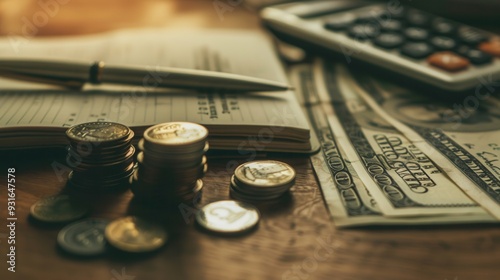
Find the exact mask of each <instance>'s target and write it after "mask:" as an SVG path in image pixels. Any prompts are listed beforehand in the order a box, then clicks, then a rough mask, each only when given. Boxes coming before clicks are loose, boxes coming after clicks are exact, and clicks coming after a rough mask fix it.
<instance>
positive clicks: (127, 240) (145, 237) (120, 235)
mask: <svg viewBox="0 0 500 280" xmlns="http://www.w3.org/2000/svg"><path fill="white" fill-rule="evenodd" d="M104 236H105V237H106V240H108V242H109V244H111V245H112V246H114V247H116V248H118V249H120V250H122V251H126V252H133V253H143V252H150V251H154V250H157V249H159V248H160V247H162V246H163V245H164V244H165V242H166V241H167V238H168V234H167V232H166V231H165V229H163V227H161V226H159V225H157V224H154V223H152V222H150V221H147V220H144V219H141V218H138V217H133V216H129V217H124V218H120V219H117V220H114V221H112V222H111V223H110V224H109V225H108V226H107V227H106V230H105V232H104Z"/></svg>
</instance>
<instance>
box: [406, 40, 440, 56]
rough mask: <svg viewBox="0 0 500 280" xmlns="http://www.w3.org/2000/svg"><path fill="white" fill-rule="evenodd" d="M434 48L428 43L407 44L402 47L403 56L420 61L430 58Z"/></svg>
mask: <svg viewBox="0 0 500 280" xmlns="http://www.w3.org/2000/svg"><path fill="white" fill-rule="evenodd" d="M433 52H434V48H433V47H431V46H430V45H429V44H427V43H420V42H419V43H406V44H404V45H403V46H402V47H401V54H403V55H406V56H409V57H412V58H416V59H420V58H425V57H427V56H429V55H430V54H431V53H433Z"/></svg>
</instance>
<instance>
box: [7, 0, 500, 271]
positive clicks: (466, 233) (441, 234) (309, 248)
mask: <svg viewBox="0 0 500 280" xmlns="http://www.w3.org/2000/svg"><path fill="white" fill-rule="evenodd" d="M44 2H51V3H58V5H59V6H58V7H59V9H58V11H57V13H54V15H53V16H50V15H49V16H48V21H47V23H46V24H45V25H41V24H40V25H39V26H37V27H36V29H37V31H36V32H34V34H31V35H30V34H26V33H23V21H21V20H19V19H20V18H21V19H22V18H23V17H25V18H27V19H29V18H30V17H31V19H33V15H34V14H36V13H37V12H40V11H41V8H40V6H39V5H38V4H37V3H38V2H37V1H34V0H33V1H28V0H23V1H21V0H12V1H8V0H5V1H3V2H1V3H0V23H1V24H0V32H1V33H2V34H4V35H9V34H12V33H17V34H21V35H23V36H24V35H26V36H27V38H29V36H46V35H66V34H84V33H94V32H102V31H106V30H111V29H116V28H118V27H140V26H169V27H172V28H175V27H179V26H183V27H185V26H210V27H231V28H259V27H258V20H257V18H256V17H255V15H254V14H252V13H251V12H250V11H249V10H248V9H247V8H245V7H244V6H243V5H238V6H235V7H234V9H233V10H232V11H230V12H226V13H224V15H223V16H224V17H223V18H221V17H219V16H218V14H217V12H216V11H215V9H214V7H213V2H212V1H204V2H193V1H179V2H169V1H159V0H150V1H145V0H143V1H140V0H138V1H133V0H128V1H127V0H121V1H119V0H108V1H98V0H65V1H63V0H59V2H57V1H56V0H48V1H44ZM59 3H65V4H59ZM54 9H56V8H54ZM40 17H41V16H40ZM39 20H41V19H39ZM39 23H40V22H39ZM42 23H43V22H42ZM25 29H26V28H25ZM64 156H65V154H64V151H62V150H39V151H36V152H33V151H9V152H2V153H0V160H1V166H0V167H1V168H0V182H1V184H0V186H1V190H0V195H1V199H0V201H1V203H0V206H1V208H0V213H1V216H0V221H1V222H0V252H1V256H0V260H1V265H0V279H23V280H24V279H72V280H76V279H106V280H107V279H116V280H121V279H128V280H132V279H137V280H139V279H296V280H297V279H436V280H444V279H450V280H451V279H454V280H465V279H498V277H499V276H498V275H499V273H500V265H499V263H498V260H499V259H500V250H499V247H500V229H499V228H498V227H497V226H435V227H431V226H429V227H383V228H365V229H336V228H335V227H334V226H333V224H332V222H331V220H330V217H329V214H328V213H327V210H326V208H325V204H324V202H323V198H322V194H321V191H320V189H319V187H318V183H317V181H316V179H315V175H314V172H313V170H312V167H311V164H310V161H309V159H308V158H297V157H278V158H276V157H271V158H273V159H278V160H282V161H285V162H287V163H289V164H291V165H292V166H293V167H294V168H295V169H296V171H297V174H298V178H297V182H296V185H295V186H294V187H293V188H292V191H291V195H290V196H289V197H288V198H286V199H284V200H283V201H282V202H280V203H278V204H270V205H259V209H260V210H261V212H262V220H261V223H260V225H259V228H258V229H257V230H255V231H253V232H251V233H250V234H247V235H243V236H239V237H220V236H216V235H211V234H207V233H204V232H202V231H200V230H199V229H198V228H197V227H196V226H195V225H194V223H193V215H192V213H193V212H194V211H195V210H196V209H194V208H184V210H187V211H186V212H184V213H185V215H184V216H183V215H181V212H180V211H177V210H175V209H174V210H166V209H162V208H151V207H147V206H144V205H141V204H138V203H137V202H135V201H134V200H132V194H131V193H130V192H128V191H127V192H123V193H117V194H116V193H115V194H107V195H88V196H86V197H85V198H86V199H88V200H89V201H92V205H93V209H92V213H91V216H93V217H101V218H108V219H114V218H118V217H122V216H125V215H130V214H142V215H157V216H158V217H160V218H161V219H162V220H163V221H164V223H165V225H166V226H167V227H168V228H169V230H170V240H169V242H168V244H167V246H166V247H165V248H163V249H162V250H160V251H159V252H157V253H154V254H148V255H139V256H134V255H127V254H123V253H118V252H111V253H109V254H107V255H105V256H102V257H98V258H89V259H81V258H76V257H72V256H69V255H66V254H64V253H63V252H61V251H60V250H59V249H57V246H56V236H57V233H58V231H59V229H60V228H61V226H42V225H38V224H36V223H33V222H31V221H30V220H29V219H28V216H29V208H30V206H31V205H32V204H33V203H34V202H35V201H37V200H38V199H39V198H41V197H44V196H48V195H51V194H56V193H58V192H60V191H61V190H62V189H63V188H64V185H65V181H64V180H63V181H60V180H58V177H57V175H56V173H55V172H54V170H53V169H52V167H51V164H52V163H53V162H57V161H59V162H63V161H64ZM231 160H237V161H238V162H240V163H242V162H243V161H244V160H245V158H220V157H219V158H218V157H211V158H210V159H209V166H210V171H209V172H208V174H207V175H206V177H205V178H204V182H205V189H204V193H203V198H202V201H201V204H202V205H203V204H206V203H208V202H212V201H217V200H221V199H227V198H228V197H229V194H228V186H229V178H230V175H231V174H232V171H233V170H232V169H233V168H234V166H233V165H228V162H230V161H231ZM7 168H15V169H16V173H15V175H16V179H17V181H16V216H17V218H18V220H17V223H16V228H15V234H16V239H15V240H16V252H15V253H16V272H15V273H11V272H9V271H7V265H6V261H7V256H6V254H8V253H9V252H8V251H7V250H8V248H7V245H8V244H7V240H8V239H7V228H6V224H7V220H6V217H7V207H6V181H7ZM184 218H186V219H184Z"/></svg>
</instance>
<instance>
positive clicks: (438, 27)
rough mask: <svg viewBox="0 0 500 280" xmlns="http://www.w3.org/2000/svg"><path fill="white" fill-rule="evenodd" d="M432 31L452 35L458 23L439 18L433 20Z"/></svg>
mask: <svg viewBox="0 0 500 280" xmlns="http://www.w3.org/2000/svg"><path fill="white" fill-rule="evenodd" d="M431 25H432V31H434V32H435V33H437V34H440V35H448V36H450V35H452V34H453V33H455V31H456V29H457V26H456V24H454V23H452V22H450V21H447V20H445V19H442V18H438V19H435V20H433V21H432V24H431Z"/></svg>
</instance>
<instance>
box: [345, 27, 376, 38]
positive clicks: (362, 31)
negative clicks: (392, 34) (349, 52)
mask: <svg viewBox="0 0 500 280" xmlns="http://www.w3.org/2000/svg"><path fill="white" fill-rule="evenodd" d="M379 33H380V29H379V28H378V26H377V25H375V24H371V23H362V24H360V23H358V24H355V25H353V26H351V28H349V31H348V34H349V36H351V37H353V38H355V39H359V40H364V39H371V38H374V37H375V36H377V35H378V34H379Z"/></svg>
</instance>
